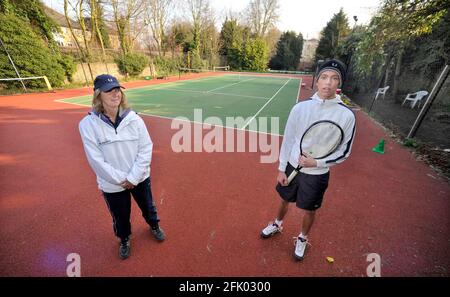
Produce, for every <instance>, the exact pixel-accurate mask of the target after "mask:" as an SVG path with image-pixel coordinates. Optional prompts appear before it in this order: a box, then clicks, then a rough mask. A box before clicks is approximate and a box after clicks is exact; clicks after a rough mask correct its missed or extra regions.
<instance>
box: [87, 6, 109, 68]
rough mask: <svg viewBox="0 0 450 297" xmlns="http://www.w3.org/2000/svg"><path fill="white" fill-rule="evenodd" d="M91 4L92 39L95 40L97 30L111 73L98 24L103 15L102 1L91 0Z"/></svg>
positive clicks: (104, 57)
mask: <svg viewBox="0 0 450 297" xmlns="http://www.w3.org/2000/svg"><path fill="white" fill-rule="evenodd" d="M89 4H90V8H91V27H92V30H91V32H92V35H91V41H95V38H94V37H95V34H94V32H95V33H96V34H97V38H98V41H99V42H100V47H101V48H102V60H103V64H105V67H106V72H107V73H109V69H108V63H106V53H105V45H104V43H103V36H102V34H101V32H100V27H99V25H98V19H99V18H100V17H101V16H100V9H99V5H100V2H99V1H98V0H90V2H89ZM91 43H92V42H91Z"/></svg>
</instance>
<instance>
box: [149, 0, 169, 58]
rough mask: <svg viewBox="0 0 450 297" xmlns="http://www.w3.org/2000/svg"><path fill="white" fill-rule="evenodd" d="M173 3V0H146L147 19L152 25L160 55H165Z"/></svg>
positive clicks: (153, 35)
mask: <svg viewBox="0 0 450 297" xmlns="http://www.w3.org/2000/svg"><path fill="white" fill-rule="evenodd" d="M173 4H174V2H173V0H146V8H145V21H146V24H148V25H149V26H150V29H151V31H152V37H153V40H154V41H155V43H156V50H157V51H158V55H159V56H164V55H165V52H166V47H165V46H164V43H165V42H166V40H165V39H166V36H165V31H166V25H167V21H168V18H169V14H170V11H171V10H172V8H173V6H174V5H173Z"/></svg>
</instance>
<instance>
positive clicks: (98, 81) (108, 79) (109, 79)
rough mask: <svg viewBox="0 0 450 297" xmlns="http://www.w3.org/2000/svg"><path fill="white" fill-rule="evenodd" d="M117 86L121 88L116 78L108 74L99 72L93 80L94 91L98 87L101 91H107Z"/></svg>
mask: <svg viewBox="0 0 450 297" xmlns="http://www.w3.org/2000/svg"><path fill="white" fill-rule="evenodd" d="M117 87H120V88H123V87H122V86H121V85H120V84H119V81H118V80H117V78H115V77H114V76H112V75H109V74H100V75H99V76H97V77H96V78H95V80H94V91H95V90H97V89H99V90H100V91H102V92H108V91H109V90H111V89H114V88H117Z"/></svg>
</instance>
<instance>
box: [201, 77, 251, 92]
mask: <svg viewBox="0 0 450 297" xmlns="http://www.w3.org/2000/svg"><path fill="white" fill-rule="evenodd" d="M254 79H256V77H255V78H249V79H246V80H242V81H239V82H237V83H232V84H229V85H225V86H221V87H218V88H215V89H212V90H209V91H207V93H211V92H213V91H217V90H220V89H223V88H228V87H231V86H234V85H237V84H240V83H243V82H246V81H250V80H254Z"/></svg>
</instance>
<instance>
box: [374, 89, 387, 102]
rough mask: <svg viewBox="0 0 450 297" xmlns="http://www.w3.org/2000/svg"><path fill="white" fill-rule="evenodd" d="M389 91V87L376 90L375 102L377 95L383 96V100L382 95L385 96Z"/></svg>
mask: <svg viewBox="0 0 450 297" xmlns="http://www.w3.org/2000/svg"><path fill="white" fill-rule="evenodd" d="M388 89H389V86H386V87H384V88H379V89H378V90H377V94H376V95H375V100H377V98H378V95H383V98H384V95H385V94H386V91H387V90H388Z"/></svg>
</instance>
